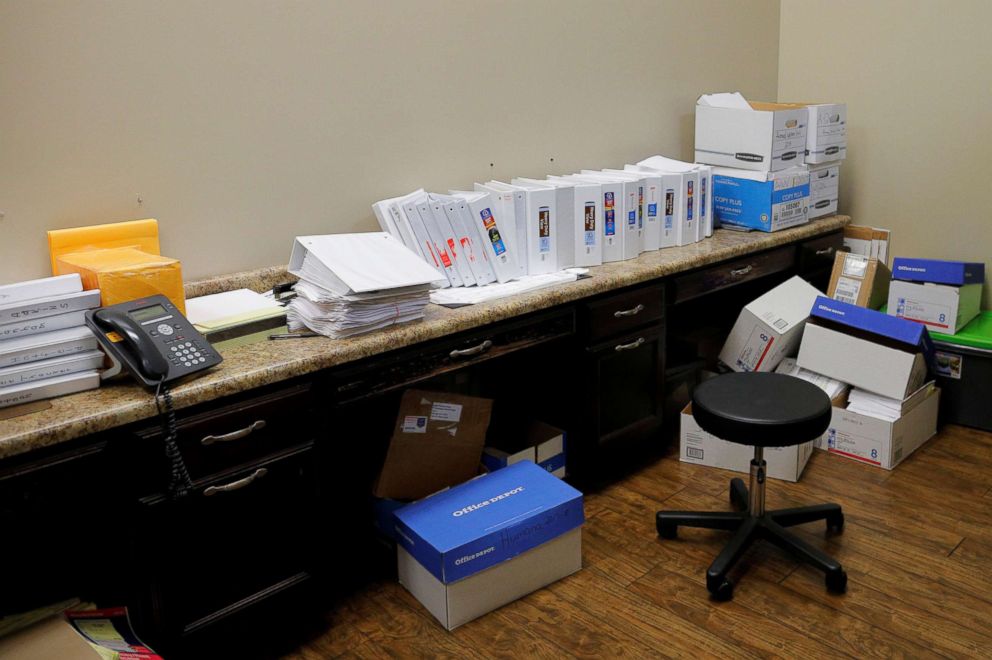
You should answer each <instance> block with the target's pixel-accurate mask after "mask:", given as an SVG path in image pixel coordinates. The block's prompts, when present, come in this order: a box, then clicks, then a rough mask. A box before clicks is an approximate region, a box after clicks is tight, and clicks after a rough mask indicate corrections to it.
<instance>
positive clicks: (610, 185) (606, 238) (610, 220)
mask: <svg viewBox="0 0 992 660" xmlns="http://www.w3.org/2000/svg"><path fill="white" fill-rule="evenodd" d="M552 178H553V179H563V180H565V181H575V182H576V183H582V184H585V185H595V186H599V194H600V206H599V209H598V210H599V211H600V218H601V221H600V223H599V225H600V227H601V229H600V233H599V235H600V239H601V241H600V246H601V254H602V261H603V263H604V264H605V263H612V262H614V261H623V235H622V234H621V233H620V232H621V224H620V223H619V219H618V217H617V215H618V209H617V205H618V204H619V201H620V198H621V197H622V196H623V186H622V184H621V183H620V182H619V181H603V180H601V179H596V178H591V177H586V176H582V175H581V174H568V175H566V176H562V177H552Z"/></svg>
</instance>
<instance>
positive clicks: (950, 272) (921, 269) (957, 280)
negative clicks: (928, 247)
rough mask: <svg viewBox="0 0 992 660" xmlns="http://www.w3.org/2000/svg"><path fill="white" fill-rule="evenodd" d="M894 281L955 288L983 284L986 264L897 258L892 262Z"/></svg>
mask: <svg viewBox="0 0 992 660" xmlns="http://www.w3.org/2000/svg"><path fill="white" fill-rule="evenodd" d="M892 279H896V280H907V281H909V282H932V283H934V284H952V285H954V286H964V285H965V284H982V283H984V282H985V264H983V263H975V262H968V261H941V260H940V259H910V258H908V257H896V258H895V259H893V261H892Z"/></svg>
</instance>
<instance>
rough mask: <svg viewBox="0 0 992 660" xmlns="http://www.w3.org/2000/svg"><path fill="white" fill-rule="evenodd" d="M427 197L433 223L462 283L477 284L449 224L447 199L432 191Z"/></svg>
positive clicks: (453, 229) (465, 284)
mask: <svg viewBox="0 0 992 660" xmlns="http://www.w3.org/2000/svg"><path fill="white" fill-rule="evenodd" d="M427 199H428V205H429V206H430V212H431V214H432V215H433V216H434V223H435V224H436V225H437V228H438V230H439V231H440V232H441V236H443V237H444V242H445V244H446V245H447V246H448V254H449V255H450V256H451V261H452V262H453V263H454V264H455V268H457V269H458V275H459V276H460V277H461V278H462V284H463V285H464V286H475V285H476V284H477V282H476V279H475V273H473V272H472V267H471V266H469V263H468V259H467V258H466V257H465V255H464V254H462V247H461V245H460V244H459V236H458V234H457V232H456V231H455V228H454V227H452V226H451V222H450V221H449V220H448V214H447V213H445V211H444V205H445V204H446V203H447V201H448V199H446V198H445V197H442V196H439V195H435V194H433V193H428V195H427Z"/></svg>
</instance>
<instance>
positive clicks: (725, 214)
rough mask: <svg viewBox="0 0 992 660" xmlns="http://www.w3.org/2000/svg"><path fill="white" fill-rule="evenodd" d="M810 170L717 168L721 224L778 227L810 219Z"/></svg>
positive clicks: (716, 192) (717, 208)
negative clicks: (773, 170) (761, 170)
mask: <svg viewBox="0 0 992 660" xmlns="http://www.w3.org/2000/svg"><path fill="white" fill-rule="evenodd" d="M808 207H809V172H808V171H807V170H806V168H801V167H793V168H789V169H787V170H781V171H779V172H747V171H744V170H731V169H728V168H724V167H714V168H713V213H714V214H715V219H716V220H717V221H718V222H719V223H720V224H721V226H724V227H729V228H737V229H757V230H759V231H769V232H770V231H778V230H780V229H787V228H789V227H795V226H796V225H802V224H805V223H806V222H807V220H808Z"/></svg>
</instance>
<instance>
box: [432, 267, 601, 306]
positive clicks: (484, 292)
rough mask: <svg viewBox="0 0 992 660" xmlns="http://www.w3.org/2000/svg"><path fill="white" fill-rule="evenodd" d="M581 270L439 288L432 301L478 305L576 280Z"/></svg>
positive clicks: (458, 304) (450, 304) (433, 292)
mask: <svg viewBox="0 0 992 660" xmlns="http://www.w3.org/2000/svg"><path fill="white" fill-rule="evenodd" d="M579 270H584V269H574V268H573V269H570V270H563V271H559V272H557V273H547V274H545V275H528V276H527V277H521V278H520V279H517V280H514V281H512V282H506V283H504V284H493V285H492V286H485V287H476V288H474V289H465V288H462V289H439V290H437V291H432V292H431V302H432V303H434V304H435V305H444V306H446V307H461V306H463V305H477V304H479V303H483V302H490V301H492V300H498V299H499V298H505V297H506V296H512V295H516V294H518V293H526V292H528V291H535V290H537V289H543V288H545V287H549V286H554V285H556V284H563V283H565V282H574V281H575V280H576V279H577V278H578V275H579V274H578V272H576V271H579Z"/></svg>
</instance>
